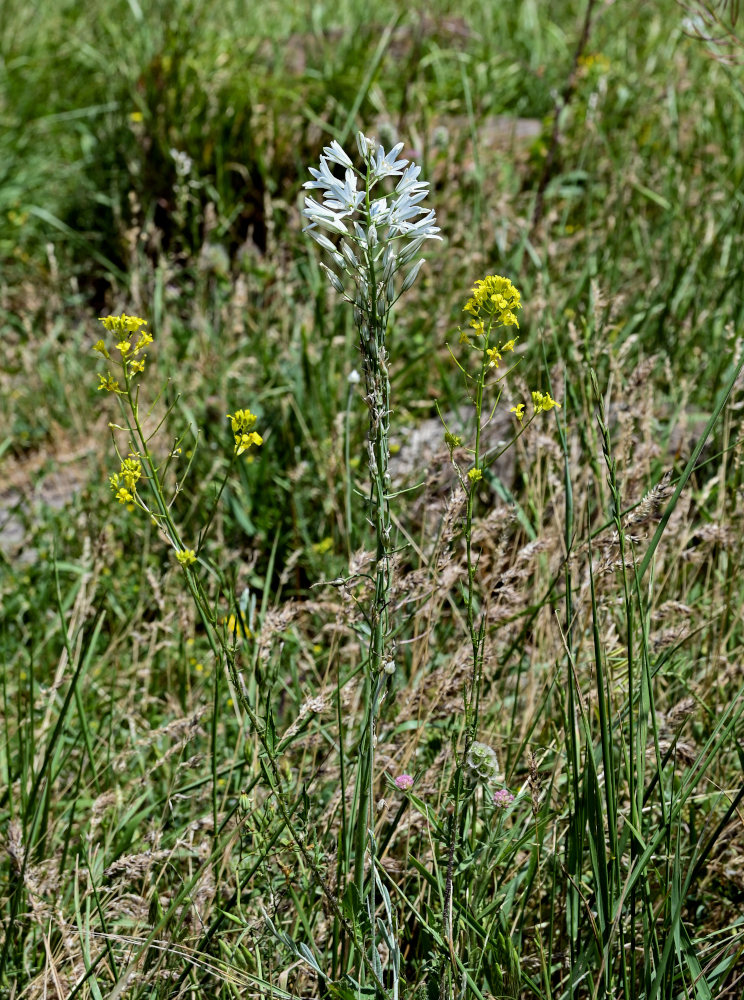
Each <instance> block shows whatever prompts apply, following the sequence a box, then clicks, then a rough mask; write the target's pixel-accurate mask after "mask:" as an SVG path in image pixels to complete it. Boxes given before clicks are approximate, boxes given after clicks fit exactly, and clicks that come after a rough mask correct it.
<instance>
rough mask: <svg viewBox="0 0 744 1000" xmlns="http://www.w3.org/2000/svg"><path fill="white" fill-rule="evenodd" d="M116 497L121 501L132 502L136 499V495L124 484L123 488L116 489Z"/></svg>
mask: <svg viewBox="0 0 744 1000" xmlns="http://www.w3.org/2000/svg"><path fill="white" fill-rule="evenodd" d="M116 499H117V500H118V501H119V503H131V502H132V501H133V500H134V497H133V496H132V494H131V493H130V492H129V490H128V489H127V488H126V486H122V487H121V489H118V490H117V491H116Z"/></svg>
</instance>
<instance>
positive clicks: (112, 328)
mask: <svg viewBox="0 0 744 1000" xmlns="http://www.w3.org/2000/svg"><path fill="white" fill-rule="evenodd" d="M100 322H101V323H103V325H104V327H105V328H106V329H107V330H108V331H109V333H113V334H114V337H115V338H117V341H116V350H117V351H118V352H119V354H120V355H121V359H120V360H116V361H114V364H117V365H119V367H120V368H121V369H122V370H123V371H124V374H125V376H128V377H131V376H132V375H135V374H140V373H141V372H143V371H144V370H145V358H146V357H147V355H146V354H143V355H142V357H138V355H139V354H141V353H142V351H143V350H144V349H145V348H146V347H147V346H148V344H151V343H152V336H151V335H150V334H149V333H148V332H147V330H143V329H142V327H144V326H147V320H144V319H141V318H140V317H139V316H127V314H126V313H122V314H121V316H102V317H101V319H100ZM133 334H137V340H136V342H134V343H133ZM93 350H94V351H97V352H98V353H99V354H100V355H101V357H104V358H106V359H107V360H108V361H110V360H111V355H110V354H109V352H108V348H107V347H106V344H105V343H104V341H103V340H98V341H96V343H95V344H94V345H93ZM98 378H99V379H100V383H101V384H100V385H99V386H98V388H99V389H105V390H106V391H107V392H118V393H121V392H122V391H123V390H122V388H121V386H120V385H119V382H118V381H117V380H116V379H115V378H114V376H113V375H112V374H111V372H110V371H108V372H106V374H105V375H99V376H98Z"/></svg>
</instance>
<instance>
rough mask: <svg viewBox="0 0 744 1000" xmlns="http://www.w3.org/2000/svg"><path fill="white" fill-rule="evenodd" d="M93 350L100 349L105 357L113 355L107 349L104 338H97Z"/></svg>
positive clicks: (99, 351) (100, 352)
mask: <svg viewBox="0 0 744 1000" xmlns="http://www.w3.org/2000/svg"><path fill="white" fill-rule="evenodd" d="M93 350H94V351H98V353H99V354H101V355H103V357H104V358H110V357H111V355H110V354H109V352H108V351H107V350H106V345H105V344H104V342H103V341H102V340H97V341H96V342H95V344H94V345H93Z"/></svg>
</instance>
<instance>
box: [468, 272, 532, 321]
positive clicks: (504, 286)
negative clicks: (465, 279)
mask: <svg viewBox="0 0 744 1000" xmlns="http://www.w3.org/2000/svg"><path fill="white" fill-rule="evenodd" d="M472 292H473V295H472V298H469V299H468V301H467V303H466V304H465V312H468V313H470V314H471V315H472V316H474V317H475V319H474V320H472V321H471V323H470V325H471V326H472V327H473V329H474V330H475V332H476V334H482V333H483V324H484V321H489V320H490V321H491V322H492V323H493V322H495V323H496V325H497V326H516V327H518V326H519V323H518V322H517V310H518V309H521V308H522V303H521V295H520V294H519V291H518V289H516V288H515V287H514V285H513V284H512V283H511V281H509V279H508V278H502V277H501V276H500V275H498V274H489V275H487V276H486V277H485V278H480V279H479V280H478V281H476V283H475V284H474V285H473V288H472Z"/></svg>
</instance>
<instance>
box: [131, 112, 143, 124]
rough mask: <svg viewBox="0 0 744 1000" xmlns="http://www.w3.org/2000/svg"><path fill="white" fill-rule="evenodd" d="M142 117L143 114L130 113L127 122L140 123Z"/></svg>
mask: <svg viewBox="0 0 744 1000" xmlns="http://www.w3.org/2000/svg"><path fill="white" fill-rule="evenodd" d="M143 117H144V116H143V114H142V112H141V111H130V112H129V121H130V122H135V123H137V122H141V121H142V118H143Z"/></svg>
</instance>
